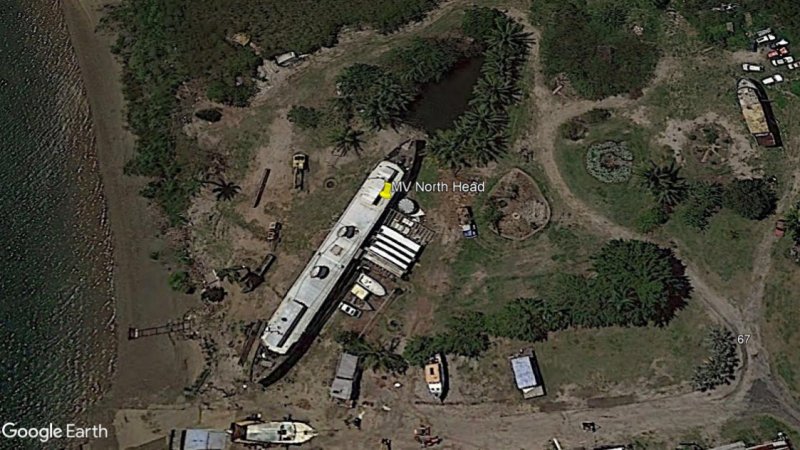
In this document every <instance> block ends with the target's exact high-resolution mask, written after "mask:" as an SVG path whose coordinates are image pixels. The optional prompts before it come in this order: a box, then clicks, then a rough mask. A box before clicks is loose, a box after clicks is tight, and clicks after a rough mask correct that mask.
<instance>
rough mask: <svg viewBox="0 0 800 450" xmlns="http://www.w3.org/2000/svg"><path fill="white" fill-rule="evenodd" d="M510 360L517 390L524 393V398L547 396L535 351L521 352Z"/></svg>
mask: <svg viewBox="0 0 800 450" xmlns="http://www.w3.org/2000/svg"><path fill="white" fill-rule="evenodd" d="M509 359H510V361H511V370H512V371H513V372H514V381H515V382H516V384H517V389H519V390H520V391H522V397H523V398H525V399H529V398H535V397H541V396H543V395H544V394H545V392H544V384H543V383H542V375H541V373H540V372H539V366H538V365H537V364H536V357H535V356H534V354H533V350H526V351H523V352H520V354H519V355H517V356H512V357H511V358H509Z"/></svg>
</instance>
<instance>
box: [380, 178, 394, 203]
mask: <svg viewBox="0 0 800 450" xmlns="http://www.w3.org/2000/svg"><path fill="white" fill-rule="evenodd" d="M379 195H380V196H381V197H383V198H385V199H390V198H392V183H389V182H388V181H384V183H383V190H382V191H381V192H380V194H379Z"/></svg>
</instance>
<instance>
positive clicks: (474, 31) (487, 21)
mask: <svg viewBox="0 0 800 450" xmlns="http://www.w3.org/2000/svg"><path fill="white" fill-rule="evenodd" d="M502 17H503V13H501V12H500V11H498V10H496V9H494V8H486V7H475V6H473V7H472V8H470V9H468V10H466V11H464V18H463V19H462V20H461V31H462V32H463V33H464V34H465V35H467V36H468V37H470V38H472V39H474V40H475V41H477V42H480V43H484V42H486V40H487V38H488V37H489V35H490V34H491V33H492V29H493V28H494V25H495V22H497V20H498V19H502Z"/></svg>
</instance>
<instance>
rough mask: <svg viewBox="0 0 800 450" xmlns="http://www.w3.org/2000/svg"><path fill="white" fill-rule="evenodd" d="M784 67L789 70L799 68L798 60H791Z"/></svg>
mask: <svg viewBox="0 0 800 450" xmlns="http://www.w3.org/2000/svg"><path fill="white" fill-rule="evenodd" d="M786 68H787V69H789V70H794V69H798V68H800V62H793V63H791V64H787V65H786Z"/></svg>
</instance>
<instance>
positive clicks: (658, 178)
mask: <svg viewBox="0 0 800 450" xmlns="http://www.w3.org/2000/svg"><path fill="white" fill-rule="evenodd" d="M679 172H680V168H679V167H677V166H676V165H675V160H673V161H672V162H671V163H670V164H669V165H668V166H659V165H656V163H654V162H653V161H650V167H648V168H647V169H645V170H643V171H642V172H640V173H639V175H640V176H641V178H642V184H643V185H644V187H646V188H647V189H648V190H649V191H650V193H651V194H653V196H654V197H655V198H656V201H658V203H659V204H660V205H661V206H662V207H665V208H672V207H673V206H675V205H677V204H678V203H680V201H681V200H683V198H684V197H685V195H686V188H687V184H686V180H685V179H684V178H683V177H681V176H680V175H679Z"/></svg>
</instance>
